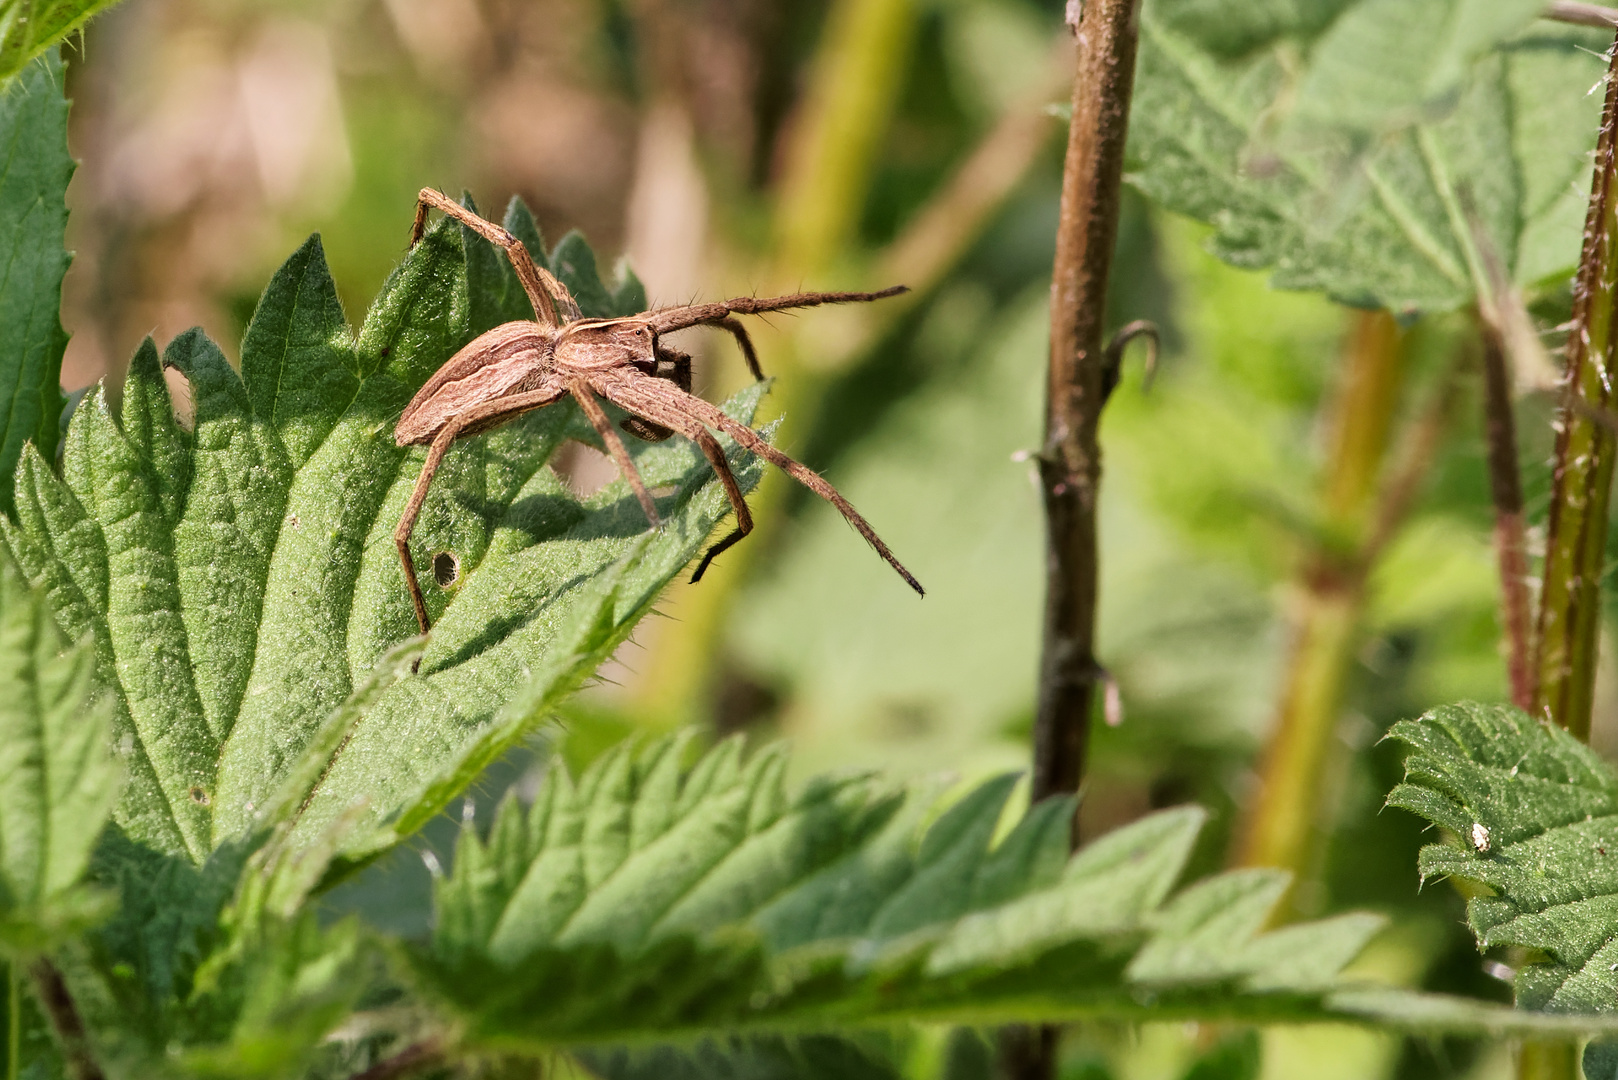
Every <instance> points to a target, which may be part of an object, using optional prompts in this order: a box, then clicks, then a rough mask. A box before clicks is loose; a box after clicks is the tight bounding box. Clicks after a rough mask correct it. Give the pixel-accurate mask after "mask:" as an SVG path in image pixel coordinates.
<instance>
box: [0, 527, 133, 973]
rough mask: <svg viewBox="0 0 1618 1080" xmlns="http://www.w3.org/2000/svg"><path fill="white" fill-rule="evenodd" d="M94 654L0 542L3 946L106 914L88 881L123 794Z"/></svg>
mask: <svg viewBox="0 0 1618 1080" xmlns="http://www.w3.org/2000/svg"><path fill="white" fill-rule="evenodd" d="M94 674H95V656H94V651H93V650H92V648H91V647H90V646H89V645H88V643H86V644H82V645H79V646H77V647H74V648H68V647H67V645H66V642H65V641H64V639H63V637H62V634H61V632H60V631H59V630H58V629H57V628H56V623H55V620H53V619H52V618H51V614H50V609H49V606H48V605H47V604H46V602H45V598H44V597H43V596H42V595H41V594H40V593H39V592H38V591H36V590H34V589H32V588H30V587H29V585H28V583H27V582H26V581H25V580H24V579H23V577H22V574H21V573H20V572H19V571H18V569H17V566H16V564H15V563H13V562H12V560H11V558H10V557H9V556H7V555H6V554H4V553H3V552H0V946H4V947H5V948H7V949H8V950H10V951H11V952H12V954H13V955H14V956H16V955H19V954H22V955H26V954H27V953H28V952H30V951H32V950H36V949H42V948H46V947H49V946H50V945H52V944H53V943H55V942H56V941H58V940H60V939H62V938H64V937H66V936H69V935H72V934H74V933H77V932H79V931H80V930H82V929H83V928H84V926H85V925H87V924H90V923H93V922H95V921H96V920H97V919H99V918H101V917H102V916H104V915H105V914H106V910H107V907H108V904H107V901H108V899H109V898H108V897H107V896H106V895H105V894H103V893H101V892H99V891H96V890H93V889H89V888H87V887H85V886H84V884H83V878H84V876H85V872H86V870H87V869H88V867H89V863H90V853H91V850H92V849H93V848H94V846H95V843H96V839H97V837H98V836H99V835H100V833H101V830H102V827H103V826H104V825H105V824H106V822H107V819H108V818H109V817H110V816H111V813H112V808H113V804H114V803H115V802H116V801H117V799H118V788H119V783H118V767H117V765H116V763H115V762H114V761H113V759H112V755H111V753H110V752H109V749H108V746H107V738H108V713H109V711H110V710H109V708H108V705H109V703H108V702H107V701H106V700H105V699H104V698H98V697H97V696H96V693H95V686H94Z"/></svg>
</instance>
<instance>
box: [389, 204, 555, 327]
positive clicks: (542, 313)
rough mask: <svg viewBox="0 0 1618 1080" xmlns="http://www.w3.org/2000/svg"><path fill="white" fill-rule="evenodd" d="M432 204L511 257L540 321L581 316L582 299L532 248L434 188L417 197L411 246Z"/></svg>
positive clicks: (549, 322) (548, 323)
mask: <svg viewBox="0 0 1618 1080" xmlns="http://www.w3.org/2000/svg"><path fill="white" fill-rule="evenodd" d="M429 207H437V208H438V209H439V210H442V211H443V212H444V213H445V214H446V215H447V216H449V217H452V218H454V219H455V220H456V221H459V222H460V223H461V224H462V225H465V226H466V227H467V228H469V229H471V230H472V231H473V232H475V233H477V234H478V235H479V236H481V237H483V238H484V239H485V240H487V241H489V242H490V243H491V244H494V245H495V246H496V247H499V248H501V249H503V250H504V251H505V253H506V258H508V259H510V260H511V266H512V269H514V270H516V271H517V280H518V281H520V282H522V288H523V292H525V293H527V294H528V302H529V303H530V304H532V305H533V308H534V314H535V315H537V316H538V317H539V321H540V322H542V323H544V324H545V325H546V326H561V325H562V324H563V323H568V322H572V321H573V320H574V319H577V318H579V317H580V314H581V312H580V311H579V305H578V302H577V301H575V300H574V299H573V294H572V293H570V292H568V290H567V286H566V285H564V284H562V282H561V281H560V280H559V279H558V278H557V277H556V275H554V274H552V273H551V272H550V271H549V270H542V269H540V267H539V266H537V265H535V263H534V259H533V256H531V255H529V254H528V249H527V248H526V247H524V246H523V243H522V241H521V240H518V239H517V238H516V237H515V236H512V235H511V233H510V232H508V231H506V230H505V229H504V228H502V227H501V226H499V225H496V224H495V223H494V222H492V221H488V220H486V219H484V218H481V217H478V215H476V214H474V213H473V212H472V211H470V210H468V209H467V208H466V207H464V206H462V205H461V204H460V203H458V202H456V201H455V200H454V199H451V198H449V197H448V196H446V195H444V194H442V193H441V192H437V191H434V190H433V189H432V188H422V189H421V194H420V195H418V196H417V197H416V224H415V227H414V228H412V229H411V230H410V246H411V247H415V246H416V242H417V241H418V240H420V239H421V234H422V233H423V232H425V231H426V229H427V210H428V208H429ZM553 298H554V299H555V303H554V305H553V304H552V299H553Z"/></svg>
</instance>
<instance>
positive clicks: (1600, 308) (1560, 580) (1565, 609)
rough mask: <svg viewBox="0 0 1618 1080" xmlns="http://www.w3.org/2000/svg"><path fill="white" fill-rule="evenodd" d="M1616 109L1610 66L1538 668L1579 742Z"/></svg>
mask: <svg viewBox="0 0 1618 1080" xmlns="http://www.w3.org/2000/svg"><path fill="white" fill-rule="evenodd" d="M1615 56H1618V54H1615ZM1615 110H1618V80H1614V78H1613V77H1612V73H1611V72H1610V71H1609V73H1608V80H1607V102H1606V108H1605V110H1604V112H1603V114H1602V118H1601V136H1600V138H1599V140H1598V141H1597V144H1596V169H1595V179H1594V181H1593V184H1592V191H1591V195H1590V212H1589V215H1588V216H1587V217H1586V219H1585V226H1584V254H1583V257H1582V258H1581V260H1580V263H1579V276H1578V280H1577V282H1576V284H1575V286H1574V292H1573V326H1572V330H1571V331H1570V332H1569V334H1568V341H1567V375H1566V380H1565V382H1564V383H1563V393H1564V394H1565V396H1566V397H1567V398H1568V399H1569V400H1568V401H1567V402H1565V403H1564V406H1563V408H1562V409H1561V411H1560V415H1559V417H1558V426H1559V431H1558V434H1557V438H1556V465H1555V472H1554V474H1553V477H1554V478H1553V482H1552V489H1551V506H1550V521H1549V526H1548V529H1547V534H1546V540H1545V577H1544V583H1543V587H1542V589H1541V592H1540V597H1541V599H1540V609H1539V655H1538V662H1537V664H1536V665H1535V666H1536V668H1537V674H1538V679H1539V686H1538V688H1537V693H1536V694H1535V698H1534V704H1535V706H1536V708H1537V709H1539V710H1543V712H1544V715H1547V716H1549V717H1550V718H1551V719H1553V720H1555V721H1556V722H1557V723H1558V724H1561V725H1562V726H1563V727H1565V728H1567V729H1568V730H1569V731H1571V732H1572V733H1573V734H1575V735H1577V736H1578V737H1579V738H1580V739H1588V738H1589V737H1590V710H1591V705H1592V702H1593V698H1594V693H1595V675H1596V649H1597V645H1598V644H1599V640H1600V630H1601V596H1600V591H1601V569H1602V564H1603V561H1604V560H1605V557H1606V544H1607V503H1608V499H1609V497H1610V495H1611V492H1612V469H1613V461H1614V449H1615V447H1614V438H1613V433H1612V431H1611V430H1610V429H1608V428H1607V427H1606V426H1604V425H1603V424H1601V423H1600V422H1599V421H1597V420H1596V419H1594V418H1593V417H1592V416H1591V415H1590V410H1591V409H1596V410H1602V409H1606V408H1608V407H1610V404H1611V397H1612V391H1611V384H1612V376H1613V370H1612V366H1613V345H1614V339H1613V329H1614V328H1613V304H1614V296H1615V294H1618V250H1615V247H1618V228H1615V226H1618V220H1615V219H1618V201H1615V199H1614V194H1615V193H1614V190H1613V188H1614V172H1615V169H1618V163H1615V160H1614V138H1615V135H1614V126H1615V124H1618V115H1615ZM1577 405H1583V406H1586V408H1584V409H1580V408H1577V407H1576V406H1577Z"/></svg>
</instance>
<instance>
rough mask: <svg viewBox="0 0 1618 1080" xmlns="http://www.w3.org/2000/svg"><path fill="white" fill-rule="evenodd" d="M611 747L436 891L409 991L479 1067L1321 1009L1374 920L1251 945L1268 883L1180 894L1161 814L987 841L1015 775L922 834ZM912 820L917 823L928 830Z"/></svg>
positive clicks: (671, 748) (762, 759) (1270, 936)
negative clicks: (747, 1042) (912, 1026)
mask: <svg viewBox="0 0 1618 1080" xmlns="http://www.w3.org/2000/svg"><path fill="white" fill-rule="evenodd" d="M684 750H685V744H683V743H682V742H680V741H675V740H671V741H665V742H662V743H659V744H657V745H655V746H652V747H649V748H646V749H645V750H644V751H643V752H640V753H637V752H635V751H634V750H632V749H628V748H620V749H618V750H616V751H614V752H612V753H610V754H609V755H607V756H606V757H605V758H603V759H602V760H600V761H598V762H597V763H596V764H595V765H594V766H592V767H591V768H590V769H589V770H588V771H587V772H585V773H584V774H583V775H582V776H581V777H580V778H579V779H578V780H576V781H575V780H572V779H570V778H569V776H568V775H567V773H566V772H565V771H563V770H562V769H560V768H556V769H553V771H552V772H551V774H550V777H549V780H548V781H547V782H546V783H545V784H544V786H543V787H542V788H541V790H540V793H539V796H538V798H537V799H536V801H535V802H534V804H533V805H532V807H529V808H524V807H522V806H521V805H519V804H518V803H517V802H516V800H515V799H514V798H510V797H508V798H507V800H506V801H505V802H504V803H503V804H502V805H501V807H500V809H499V811H498V812H497V814H496V817H495V820H494V822H493V824H492V825H491V826H490V829H489V832H488V835H487V837H486V838H483V837H480V836H479V835H478V833H477V831H476V829H475V828H474V827H472V826H470V825H469V826H467V827H466V829H465V831H464V833H463V836H462V839H461V843H460V846H459V849H458V851H457V854H456V858H455V865H454V868H453V871H452V873H451V874H450V875H449V876H448V877H446V878H444V879H442V880H441V881H440V882H439V884H438V886H437V893H436V909H437V921H436V930H435V936H434V940H433V943H432V946H431V948H430V949H428V948H423V949H421V950H418V951H415V952H413V953H412V954H411V955H412V960H413V962H414V964H415V967H416V969H417V971H418V974H419V979H420V981H421V983H422V985H423V986H424V987H425V988H427V989H428V991H429V992H430V994H431V995H433V996H435V997H437V998H439V999H441V1000H442V1001H444V1002H445V1003H446V1005H447V1006H448V1008H449V1009H450V1010H451V1011H452V1012H453V1013H454V1015H455V1017H456V1021H457V1026H458V1029H459V1030H461V1031H462V1032H464V1038H465V1039H466V1040H467V1042H468V1043H469V1045H471V1046H472V1047H473V1048H478V1047H482V1048H484V1049H491V1050H499V1051H504V1052H512V1051H520V1052H529V1053H532V1052H541V1051H543V1050H544V1049H545V1048H546V1047H555V1046H558V1045H567V1044H573V1043H601V1042H613V1041H620V1040H622V1041H631V1040H634V1041H643V1040H646V1039H648V1038H657V1037H665V1038H666V1037H673V1036H685V1037H689V1036H692V1035H701V1034H704V1033H710V1032H718V1031H729V1032H737V1031H746V1030H749V1029H754V1030H757V1029H763V1030H772V1029H773V1030H781V1029H797V1030H817V1029H818V1030H835V1029H850V1028H860V1027H871V1026H877V1025H883V1024H889V1023H892V1022H894V1021H896V1020H903V1019H930V1020H954V1021H959V1022H966V1023H992V1022H996V1021H999V1020H1003V1019H1006V1018H1009V1017H1016V1018H1019V1019H1040V1018H1042V1017H1060V1016H1075V1015H1110V1016H1118V1017H1141V1016H1150V1015H1178V1013H1177V1012H1176V1010H1178V1009H1183V1008H1193V1009H1196V1010H1199V1015H1207V1014H1208V1011H1209V1010H1213V1011H1214V1012H1217V1013H1218V1014H1220V1015H1223V1016H1231V1017H1243V1016H1246V1017H1249V1018H1260V1017H1298V1016H1304V1015H1320V1014H1321V1010H1322V1004H1321V1002H1322V997H1321V995H1322V994H1323V993H1324V992H1325V991H1327V990H1328V989H1329V988H1330V987H1331V986H1332V984H1333V981H1334V979H1335V977H1336V976H1337V973H1338V972H1339V970H1340V969H1341V968H1342V966H1343V965H1344V964H1345V963H1347V962H1348V961H1349V960H1350V959H1352V958H1353V956H1354V955H1355V954H1356V953H1357V952H1358V951H1359V949H1360V947H1361V946H1362V945H1363V944H1364V943H1365V941H1366V939H1367V938H1368V937H1369V936H1370V935H1371V934H1373V933H1374V932H1375V931H1376V929H1377V928H1378V927H1379V925H1380V920H1379V919H1378V918H1376V917H1374V916H1368V915H1348V916H1343V917H1341V918H1337V919H1331V920H1327V921H1324V922H1318V923H1309V924H1304V925H1301V926H1293V927H1288V928H1286V929H1284V930H1280V931H1275V932H1271V933H1265V932H1264V923H1265V920H1266V919H1267V917H1268V915H1269V913H1270V911H1271V910H1272V908H1273V907H1274V905H1275V903H1276V901H1277V900H1278V899H1279V898H1280V895H1281V892H1282V891H1283V890H1284V888H1285V883H1286V879H1285V875H1283V874H1281V873H1279V872H1272V871H1244V872H1240V873H1235V874H1226V875H1221V876H1219V877H1215V878H1211V879H1208V880H1206V881H1203V882H1199V883H1197V884H1194V885H1192V886H1190V887H1188V888H1186V889H1184V890H1182V891H1180V892H1179V893H1175V891H1174V885H1175V882H1176V881H1177V880H1178V878H1179V877H1180V875H1181V873H1182V871H1183V869H1184V866H1185V861H1186V858H1187V857H1188V855H1189V853H1190V850H1191V846H1192V843H1193V841H1194V840H1195V839H1196V836H1197V833H1198V831H1199V830H1200V829H1201V826H1202V822H1203V818H1204V815H1203V814H1202V812H1201V811H1199V810H1196V809H1194V808H1185V809H1179V810H1171V811H1165V812H1162V813H1159V814H1155V815H1152V816H1151V817H1148V818H1146V819H1144V820H1142V821H1140V822H1137V823H1136V824H1134V825H1131V826H1129V827H1127V828H1125V829H1121V830H1119V831H1117V832H1115V833H1113V834H1111V835H1109V836H1106V837H1103V838H1101V839H1100V840H1097V841H1095V842H1094V843H1092V844H1090V845H1089V846H1088V847H1086V848H1085V849H1084V850H1082V851H1081V852H1080V853H1079V854H1078V855H1076V856H1074V857H1072V858H1069V857H1068V853H1067V836H1068V822H1069V820H1070V818H1071V814H1072V809H1073V806H1072V802H1071V801H1070V800H1053V801H1048V802H1046V803H1043V804H1041V805H1040V806H1038V807H1036V808H1034V810H1032V811H1031V812H1030V813H1029V814H1028V815H1027V816H1026V817H1025V818H1024V819H1023V820H1022V821H1021V822H1020V823H1019V824H1018V825H1017V826H1016V827H1015V828H1014V829H1013V830H1012V831H1011V832H1010V833H1009V834H1007V835H1006V836H1005V837H1004V838H1003V839H1002V840H1001V841H1000V842H999V843H998V844H996V843H993V839H994V836H995V834H996V831H997V827H998V824H999V822H1000V819H1001V815H1002V813H1003V811H1004V809H1005V805H1006V801H1007V799H1008V797H1009V796H1010V795H1011V792H1012V789H1013V787H1014V786H1015V782H1016V778H1015V777H1011V776H1007V777H1001V778H1000V779H997V780H993V781H990V782H989V783H987V784H985V785H983V786H981V787H979V788H978V789H976V790H974V791H972V792H971V793H969V794H967V795H966V796H965V797H964V798H962V799H960V800H959V801H957V802H956V803H954V804H953V805H951V806H950V807H948V809H946V810H944V811H943V813H942V814H937V815H936V819H934V817H935V815H934V809H935V801H936V800H935V798H933V797H927V796H925V795H923V794H921V793H919V792H918V793H912V794H911V795H909V796H906V795H904V794H902V793H895V792H891V791H887V790H885V789H883V788H881V787H880V786H878V785H877V784H876V783H875V782H874V781H872V780H871V779H869V778H864V777H843V778H836V779H833V778H822V779H819V780H815V781H812V782H811V783H810V784H809V785H808V786H807V787H806V788H805V789H804V790H803V791H802V792H801V793H799V794H797V795H795V796H793V795H789V794H787V792H786V790H785V788H784V786H783V779H782V777H783V773H784V770H785V765H786V762H785V759H784V756H783V754H782V752H781V751H780V750H779V749H769V750H765V751H762V752H760V753H758V754H756V755H754V756H753V757H752V758H751V760H744V759H743V757H742V753H741V749H740V745H739V743H737V742H736V741H731V742H727V743H724V744H722V745H720V746H719V747H717V748H716V749H714V750H713V751H711V752H710V753H708V754H707V755H705V756H704V757H702V758H701V759H700V760H699V761H697V762H696V763H695V764H694V765H691V766H687V765H685V764H683V762H684V759H685V757H686V755H685V754H684V752H683V751H684ZM929 820H931V821H932V823H931V824H930V825H925V826H924V823H925V822H927V821H929Z"/></svg>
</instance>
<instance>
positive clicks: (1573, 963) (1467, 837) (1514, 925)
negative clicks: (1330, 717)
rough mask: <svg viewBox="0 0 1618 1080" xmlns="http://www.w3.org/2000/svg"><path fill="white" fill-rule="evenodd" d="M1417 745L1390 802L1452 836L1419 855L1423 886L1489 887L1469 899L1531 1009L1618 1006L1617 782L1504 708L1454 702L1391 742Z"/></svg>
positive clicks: (1476, 923) (1482, 934)
mask: <svg viewBox="0 0 1618 1080" xmlns="http://www.w3.org/2000/svg"><path fill="white" fill-rule="evenodd" d="M1389 736H1390V737H1391V738H1395V739H1398V740H1399V741H1401V742H1403V743H1405V744H1406V745H1408V746H1409V747H1410V748H1411V754H1410V756H1409V757H1408V758H1407V759H1406V761H1405V772H1406V781H1405V783H1403V784H1401V785H1399V786H1398V787H1397V788H1395V789H1394V790H1393V793H1392V794H1391V795H1389V796H1388V804H1389V805H1390V806H1399V807H1403V808H1404V809H1406V810H1410V811H1412V812H1414V813H1417V814H1420V815H1421V816H1422V817H1424V818H1426V819H1428V820H1429V821H1432V822H1434V823H1436V824H1438V825H1442V826H1443V827H1444V828H1446V829H1448V830H1449V831H1450V832H1451V833H1452V834H1453V837H1452V838H1450V839H1448V840H1447V841H1446V842H1444V843H1438V844H1430V845H1428V846H1427V847H1424V848H1423V849H1422V851H1421V857H1420V858H1421V862H1420V866H1421V873H1422V876H1423V877H1424V878H1428V877H1435V876H1439V875H1448V876H1451V877H1458V878H1465V879H1466V880H1468V881H1475V882H1478V883H1480V884H1483V885H1487V886H1488V887H1489V889H1490V890H1491V893H1490V894H1489V895H1480V896H1474V897H1472V898H1471V899H1470V900H1468V901H1467V905H1466V911H1467V920H1468V922H1469V923H1470V925H1471V927H1472V932H1473V933H1474V934H1476V935H1477V939H1478V946H1479V947H1480V948H1493V947H1495V946H1501V945H1519V946H1524V947H1527V948H1530V949H1536V950H1539V951H1540V952H1542V953H1543V954H1544V956H1545V957H1546V962H1545V963H1538V964H1529V965H1526V966H1524V967H1523V968H1522V969H1521V970H1520V971H1519V972H1518V973H1517V1002H1518V1004H1519V1005H1521V1006H1523V1007H1525V1008H1530V1009H1545V1010H1552V1011H1562V1012H1608V1011H1611V1010H1613V1009H1614V1007H1615V1006H1618V774H1614V772H1613V770H1612V768H1611V767H1610V766H1609V765H1607V764H1606V763H1605V762H1604V761H1602V760H1601V758H1600V757H1599V756H1598V755H1597V754H1596V753H1595V752H1594V751H1593V750H1591V749H1590V748H1589V747H1588V746H1585V745H1584V744H1583V743H1581V742H1579V741H1578V740H1577V739H1575V738H1574V737H1573V736H1571V735H1569V734H1568V733H1567V732H1566V731H1564V730H1562V729H1561V728H1560V727H1557V726H1556V725H1554V724H1546V723H1542V722H1540V721H1538V720H1535V719H1533V718H1531V717H1529V716H1527V715H1526V714H1524V713H1523V712H1521V711H1519V710H1517V709H1514V708H1511V707H1509V706H1504V705H1472V704H1464V705H1450V706H1445V707H1444V708H1441V709H1435V710H1433V711H1432V712H1430V713H1428V714H1427V715H1425V716H1423V717H1422V718H1421V719H1420V720H1407V721H1402V722H1400V723H1398V724H1395V725H1394V727H1393V729H1392V731H1391V732H1390V733H1389Z"/></svg>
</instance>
